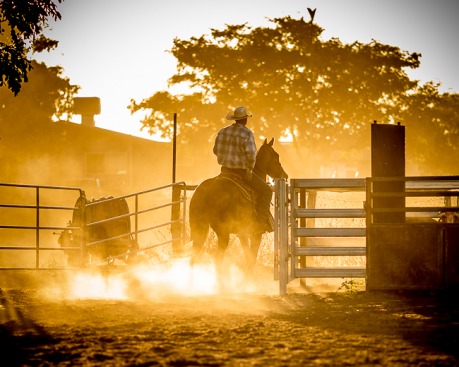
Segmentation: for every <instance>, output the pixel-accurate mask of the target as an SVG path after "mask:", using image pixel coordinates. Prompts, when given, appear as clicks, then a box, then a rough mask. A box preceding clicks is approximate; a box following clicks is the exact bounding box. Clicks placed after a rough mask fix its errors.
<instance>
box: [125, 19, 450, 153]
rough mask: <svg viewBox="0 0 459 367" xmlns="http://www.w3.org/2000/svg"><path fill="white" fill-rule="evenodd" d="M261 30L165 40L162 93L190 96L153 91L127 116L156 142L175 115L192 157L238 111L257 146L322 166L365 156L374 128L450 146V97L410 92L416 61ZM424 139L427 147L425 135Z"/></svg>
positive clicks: (315, 33)
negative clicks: (389, 127)
mask: <svg viewBox="0 0 459 367" xmlns="http://www.w3.org/2000/svg"><path fill="white" fill-rule="evenodd" d="M270 22H271V24H272V26H271V27H259V28H251V27H249V26H248V25H247V24H243V25H227V26H226V28H225V29H223V30H216V29H211V33H210V35H202V36H201V37H192V38H191V39H189V40H180V39H175V40H174V43H173V47H172V49H171V51H170V52H171V53H172V55H174V56H175V58H176V59H177V73H176V74H175V75H173V76H172V77H171V78H170V80H169V83H170V86H171V87H177V86H186V87H188V88H189V90H190V92H189V93H183V94H172V93H170V92H168V91H160V92H157V93H155V94H154V95H153V96H151V97H149V98H146V99H144V100H142V101H140V102H136V101H134V100H132V101H131V105H130V109H131V112H132V113H135V112H137V111H143V112H146V117H145V118H144V119H143V120H142V123H143V124H144V128H145V129H148V130H149V131H150V132H151V133H152V134H153V133H161V134H162V135H163V136H164V137H170V136H171V133H172V131H171V127H172V124H171V119H172V117H171V116H172V114H173V113H178V116H179V134H180V141H181V142H183V143H190V142H193V143H197V144H199V147H200V148H201V149H202V150H204V149H209V145H210V144H211V143H212V141H213V138H214V137H215V133H216V131H217V130H218V129H220V128H221V127H222V126H223V124H224V123H225V121H224V116H225V114H226V112H228V111H230V110H232V109H234V108H235V107H237V106H240V105H244V106H247V107H248V108H249V109H250V110H251V111H252V112H253V115H254V117H253V118H251V119H250V127H251V128H252V129H253V130H254V133H255V135H256V136H257V137H259V138H262V137H272V136H273V137H276V138H279V137H282V136H283V135H285V134H286V133H290V134H291V139H292V140H293V142H292V144H293V145H296V146H297V147H301V148H303V149H304V147H306V149H308V150H309V152H312V153H317V152H319V151H320V154H321V155H322V157H325V158H328V159H333V158H334V157H333V156H332V155H335V158H336V149H340V150H342V151H345V152H349V151H351V150H352V149H353V148H355V147H362V148H363V147H368V145H369V141H370V139H369V130H370V129H369V127H370V125H371V122H372V121H374V120H378V121H380V122H386V123H387V122H390V123H396V122H398V121H401V122H405V120H406V122H407V125H408V122H409V123H410V124H411V126H416V128H417V127H418V126H421V125H422V127H423V129H425V130H426V131H430V130H431V129H436V134H437V135H438V136H439V143H440V141H441V144H444V143H446V144H449V143H447V142H445V140H444V137H445V133H446V131H448V134H449V135H450V137H457V131H456V130H457V129H451V128H450V127H448V126H449V125H450V124H451V123H452V121H451V120H450V118H451V117H453V118H454V119H455V120H453V121H455V123H456V126H457V121H458V120H457V113H456V112H455V111H457V109H456V110H455V107H456V106H457V95H451V96H448V95H440V94H439V93H438V88H437V86H436V85H433V84H428V85H426V86H425V87H424V88H423V87H420V86H419V85H418V81H412V80H410V78H409V77H408V75H407V72H406V70H407V69H414V68H417V67H419V65H420V56H421V55H420V54H418V53H409V52H407V51H402V50H400V48H398V47H394V46H390V45H385V44H381V43H379V42H377V41H374V40H373V41H372V42H370V43H369V44H363V43H360V42H354V43H352V44H343V43H341V41H340V40H339V39H337V38H333V39H330V40H327V41H323V40H321V38H320V36H321V34H322V32H323V29H322V28H321V27H319V26H318V25H316V24H314V23H312V22H306V21H304V19H293V18H291V17H289V16H287V17H284V18H276V19H272V20H270ZM426 109H427V110H428V111H429V113H428V114H425V113H424V112H425V111H426ZM440 111H441V114H440V115H438V114H437V113H439V112H440ZM451 114H453V116H452V115H451ZM416 116H417V117H416ZM440 120H441V122H440ZM415 124H416V125H415ZM426 133H427V132H426ZM454 134H456V135H454ZM414 139H416V137H414ZM424 139H425V140H426V143H425V144H426V145H428V144H430V143H429V142H427V141H428V140H429V136H428V135H427V136H425V137H424ZM415 143H416V141H413V143H412V144H413V145H414V144H415ZM331 147H334V149H330V148H331ZM449 147H450V148H451V149H455V148H452V144H450V145H449ZM208 151H210V150H208ZM327 153H328V154H329V156H328V157H327ZM199 154H201V151H200V152H199ZM417 154H420V155H422V154H424V157H423V159H424V160H429V159H431V158H429V157H427V156H426V153H425V152H424V153H423V152H419V151H417ZM428 154H431V153H430V152H429V153H428Z"/></svg>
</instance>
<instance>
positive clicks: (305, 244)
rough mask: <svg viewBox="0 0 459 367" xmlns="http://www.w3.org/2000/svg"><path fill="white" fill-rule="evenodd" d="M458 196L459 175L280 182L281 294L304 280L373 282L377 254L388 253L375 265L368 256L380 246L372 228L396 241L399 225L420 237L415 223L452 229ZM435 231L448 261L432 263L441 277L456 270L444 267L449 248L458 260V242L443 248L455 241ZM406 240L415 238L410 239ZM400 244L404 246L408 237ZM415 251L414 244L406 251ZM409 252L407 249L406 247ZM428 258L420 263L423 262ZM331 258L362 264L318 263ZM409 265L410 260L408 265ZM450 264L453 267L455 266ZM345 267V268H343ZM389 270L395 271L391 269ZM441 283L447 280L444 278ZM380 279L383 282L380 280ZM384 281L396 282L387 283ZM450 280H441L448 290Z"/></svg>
mask: <svg viewBox="0 0 459 367" xmlns="http://www.w3.org/2000/svg"><path fill="white" fill-rule="evenodd" d="M321 195H322V200H320V198H321ZM333 195H334V197H333ZM458 196H459V176H429V177H392V178H366V179H357V178H356V179H291V180H290V184H288V183H287V182H286V181H285V180H276V181H275V222H276V226H275V236H274V245H275V262H274V264H275V266H274V271H275V278H276V279H278V280H279V291H280V294H285V293H286V291H287V284H288V283H289V282H290V281H291V280H293V279H298V278H299V279H300V282H303V284H304V282H305V279H306V278H365V280H366V281H367V276H368V269H373V270H375V269H380V267H379V266H378V264H377V262H379V260H378V259H377V258H375V256H377V257H378V256H380V255H381V251H382V250H380V249H381V248H383V249H384V246H385V245H384V244H381V246H376V245H375V246H373V252H372V253H373V255H375V254H378V253H379V255H375V256H373V257H372V258H371V259H369V258H368V256H367V255H368V250H369V248H372V243H371V242H372V241H373V242H375V244H376V242H377V241H376V240H372V241H369V239H368V231H369V230H373V228H375V229H376V230H378V231H380V232H378V236H372V238H375V237H376V238H378V241H379V240H380V239H381V238H382V235H383V234H384V233H388V234H389V235H390V233H392V232H393V231H394V228H395V226H403V228H402V229H403V231H405V232H407V231H408V232H410V231H415V229H414V228H412V227H410V224H411V223H428V224H429V225H430V227H429V228H434V229H435V228H436V227H432V224H433V225H434V226H435V225H437V227H439V226H444V225H445V224H444V222H446V220H445V218H446V216H448V215H450V214H451V213H455V215H456V218H458V217H457V212H458V211H459V205H458ZM457 221H459V219H458V220H457ZM457 221H456V222H454V221H453V220H452V221H451V222H452V223H451V224H449V223H448V224H447V226H448V231H449V232H450V231H451V230H452V229H454V228H453V227H457V226H459V224H457ZM453 222H454V223H456V224H454V223H453ZM381 231H382V232H381ZM435 231H436V232H435ZM435 231H434V232H432V233H433V234H432V236H436V234H437V233H439V235H438V236H439V237H440V240H439V242H438V241H437V242H438V244H435V246H436V247H435V248H434V249H432V251H435V252H438V253H439V254H440V255H439V258H435V259H434V260H432V261H436V262H437V263H438V264H439V265H438V266H440V268H441V269H439V270H438V272H440V273H444V272H445V270H444V269H443V268H445V267H446V268H448V267H449V268H453V267H454V266H453V265H451V264H450V265H447V266H446V265H445V266H443V265H442V261H446V256H447V255H446V250H445V248H447V249H449V250H448V251H449V253H450V254H451V253H452V251H453V250H452V245H451V243H450V244H445V243H443V242H442V241H443V240H442V238H449V239H451V238H455V237H454V236H455V235H453V234H450V233H449V232H445V230H444V228H443V227H442V228H441V229H438V230H437V229H435ZM445 233H446V234H445ZM448 233H449V234H448ZM404 236H405V237H409V235H407V234H405V235H404ZM432 236H431V237H432ZM418 240H419V239H418ZM397 241H398V242H403V238H402V239H400V240H397ZM418 242H419V241H418ZM421 242H422V239H421ZM450 242H451V240H450ZM410 245H411V244H410V243H408V242H407V243H406V246H410ZM447 246H449V247H447ZM401 247H403V244H401V245H399V248H401ZM415 247H416V246H415ZM418 247H421V245H419V246H418ZM437 247H438V248H437ZM376 250H379V251H380V252H377V251H376ZM409 252H410V250H408V253H409ZM411 252H412V253H413V252H414V251H411ZM426 252H427V250H426ZM422 256H424V255H422ZM422 256H421V257H420V258H419V259H418V260H419V261H418V262H421V263H422V260H423V258H422ZM425 256H427V254H426V255H425ZM330 257H332V258H333V257H337V258H343V257H346V258H356V259H357V260H356V261H353V262H352V261H351V262H350V265H349V264H345V265H346V266H323V264H324V263H327V262H324V261H320V262H319V261H315V260H316V259H317V258H321V259H324V258H330ZM381 257H382V255H381ZM370 260H371V261H372V264H370V263H369V262H370ZM381 261H384V260H381ZM402 261H405V262H407V259H406V258H405V259H403V260H402ZM448 261H449V262H450V263H451V261H452V260H451V259H449V260H448ZM454 261H456V260H454ZM437 263H436V264H437ZM355 264H357V265H358V266H354V265H355ZM321 265H322V266H321ZM340 265H343V264H342V262H341V264H340ZM458 265H459V264H458ZM384 266H386V267H389V266H388V263H386V264H385V265H384ZM384 266H381V268H384ZM435 266H437V265H435V264H434V265H432V267H435ZM457 268H458V269H459V266H458V267H457ZM377 271H380V270H377ZM406 271H407V272H409V271H413V269H407V270H406ZM378 276H379V275H378ZM454 276H456V275H454ZM438 277H439V278H441V276H440V275H439V276H438ZM451 277H452V276H450V279H451ZM457 278H458V279H459V274H458V275H457ZM373 279H377V278H376V276H375V275H373ZM393 279H395V278H393ZM377 280H378V281H379V278H378V279H377ZM384 281H386V283H387V282H388V280H386V279H384ZM390 281H392V278H391V279H390ZM380 282H381V281H380ZM445 282H446V283H447V282H448V281H447V280H446V281H445V280H444V279H443V280H439V281H438V283H442V284H445ZM450 282H451V281H450ZM378 284H379V283H378ZM386 288H390V287H389V286H388V287H386Z"/></svg>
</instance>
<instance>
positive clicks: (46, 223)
mask: <svg viewBox="0 0 459 367" xmlns="http://www.w3.org/2000/svg"><path fill="white" fill-rule="evenodd" d="M185 187H186V185H185V184H184V183H183V182H179V183H173V184H169V185H165V186H160V187H155V188H152V189H149V190H145V191H140V192H136V193H133V194H129V195H125V196H120V197H116V198H113V197H109V198H100V199H97V200H95V199H92V200H89V199H86V198H85V193H84V191H83V190H82V189H80V188H77V187H62V186H41V185H23V184H9V183H0V198H1V199H0V238H1V241H2V242H1V243H0V270H31V269H37V270H40V269H48V270H49V269H52V270H57V269H69V268H73V267H75V266H76V265H75V264H78V265H77V266H87V265H92V264H96V265H97V264H100V263H109V262H114V261H115V260H117V259H121V258H123V257H124V258H125V257H126V254H117V255H111V254H110V255H109V257H107V258H100V257H99V258H96V257H94V258H93V257H91V256H88V254H90V253H91V251H90V249H91V248H94V247H95V246H101V245H103V244H104V243H108V242H110V241H114V240H120V239H128V240H129V242H130V243H132V244H135V247H131V248H130V250H129V254H130V255H134V254H139V253H141V254H142V255H144V256H146V257H151V256H155V257H158V258H160V257H161V256H165V255H164V253H168V254H173V253H174V252H176V251H179V250H180V249H181V248H182V246H183V242H184V241H185V216H186V189H185ZM115 202H117V203H120V202H122V203H125V205H124V206H122V207H123V208H125V209H127V210H125V209H123V210H121V211H120V210H118V214H119V213H122V214H121V215H108V216H107V215H105V217H102V218H100V216H97V215H95V214H93V215H91V216H88V215H85V213H88V212H89V211H90V209H91V207H95V206H107V205H111V204H113V203H115ZM82 203H84V205H83V206H82ZM112 206H113V205H112ZM116 206H117V207H119V205H116ZM92 212H94V211H92ZM89 217H91V218H89ZM110 223H112V224H114V225H116V226H117V227H119V224H120V223H123V228H124V230H123V231H122V232H121V233H120V232H119V231H118V232H117V233H115V235H113V236H104V235H106V234H107V231H106V228H107V225H108V224H110ZM100 229H102V235H101V232H100ZM91 232H98V236H95V237H94V236H90V235H89V233H91ZM64 234H66V235H67V236H71V238H72V239H73V240H72V241H70V242H66V241H62V237H63V235H64ZM64 237H65V236H64ZM166 245H170V246H169V248H168V249H167V250H164V251H163V254H158V253H157V252H155V249H157V248H159V247H161V248H163V249H164V248H165V247H168V246H166ZM71 254H73V255H77V256H78V258H79V259H80V260H81V261H76V262H73V263H72V264H71V266H69V265H70V264H69V256H71Z"/></svg>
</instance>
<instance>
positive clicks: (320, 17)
mask: <svg viewBox="0 0 459 367" xmlns="http://www.w3.org/2000/svg"><path fill="white" fill-rule="evenodd" d="M308 7H309V8H317V12H316V16H315V18H314V21H315V23H316V24H318V25H319V26H321V27H322V28H324V33H323V34H322V38H323V39H325V40H326V39H329V38H331V37H337V38H339V39H340V40H341V41H342V42H344V43H352V42H354V41H360V42H364V43H368V42H370V41H371V40H372V39H375V40H377V41H379V42H381V43H385V44H389V45H392V46H398V47H400V48H401V49H402V50H405V51H408V52H410V53H411V52H419V53H421V54H422V58H421V67H420V68H419V69H418V70H416V71H414V72H410V73H409V75H410V76H411V77H412V79H418V80H421V81H424V82H425V81H429V80H432V81H435V82H440V83H441V84H442V87H441V90H442V91H450V92H459V72H458V71H457V68H458V67H457V65H458V61H457V56H459V52H458V44H459V42H458V41H457V39H456V37H458V36H459V19H458V18H459V0H232V1H222V0H130V1H122V0H110V1H108V0H64V2H63V3H62V4H60V5H59V7H58V9H59V11H60V12H61V15H62V20H61V21H59V22H57V23H53V24H52V28H51V29H50V30H48V31H47V32H46V34H47V35H48V36H49V37H51V38H53V39H56V40H58V41H59V47H58V48H57V49H56V50H54V51H53V52H51V53H43V54H41V55H40V54H39V55H35V57H36V58H37V59H38V60H39V61H45V62H46V63H47V65H49V66H54V65H61V66H62V67H63V68H64V76H67V77H69V78H70V81H71V83H72V84H77V85H80V86H81V90H80V93H79V95H78V96H81V97H87V96H96V97H100V98H101V104H102V112H101V114H100V115H97V116H96V118H95V119H96V125H97V126H99V127H103V128H107V129H112V130H117V131H122V132H125V133H129V134H133V135H141V136H144V137H145V136H146V134H140V132H139V129H140V126H141V124H140V122H139V121H140V119H141V116H140V115H137V114H136V115H133V116H132V115H131V114H130V112H129V110H128V109H127V106H128V105H129V103H130V100H131V99H135V100H136V101H140V100H141V99H144V98H147V97H150V96H151V95H153V94H154V93H155V92H156V91H159V90H164V89H166V88H167V79H168V78H169V77H171V76H172V75H173V74H174V73H175V59H174V58H173V57H172V56H171V55H169V54H168V53H167V52H166V51H167V50H170V49H171V48H172V42H173V39H174V38H175V37H178V38H180V39H189V38H190V37H192V36H196V37H199V36H201V35H202V34H208V33H209V32H210V28H217V29H223V28H225V24H242V23H248V24H249V25H250V26H252V27H256V26H260V25H264V26H266V25H268V23H269V22H268V20H267V18H275V17H284V16H286V15H290V16H292V17H294V18H300V17H302V16H303V17H304V18H305V19H306V20H309V19H310V17H309V14H308V11H307V8H308ZM173 112H174V111H171V120H172V114H173ZM223 113H224V111H222V114H223ZM74 120H75V121H77V122H79V118H75V119H74ZM179 122H180V117H179Z"/></svg>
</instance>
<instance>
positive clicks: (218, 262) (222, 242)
mask: <svg viewBox="0 0 459 367" xmlns="http://www.w3.org/2000/svg"><path fill="white" fill-rule="evenodd" d="M217 237H218V246H217V253H216V254H215V267H216V270H217V273H218V274H219V275H221V274H222V271H223V256H224V255H225V252H226V249H227V248H228V243H229V237H230V236H229V233H218V234H217Z"/></svg>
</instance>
